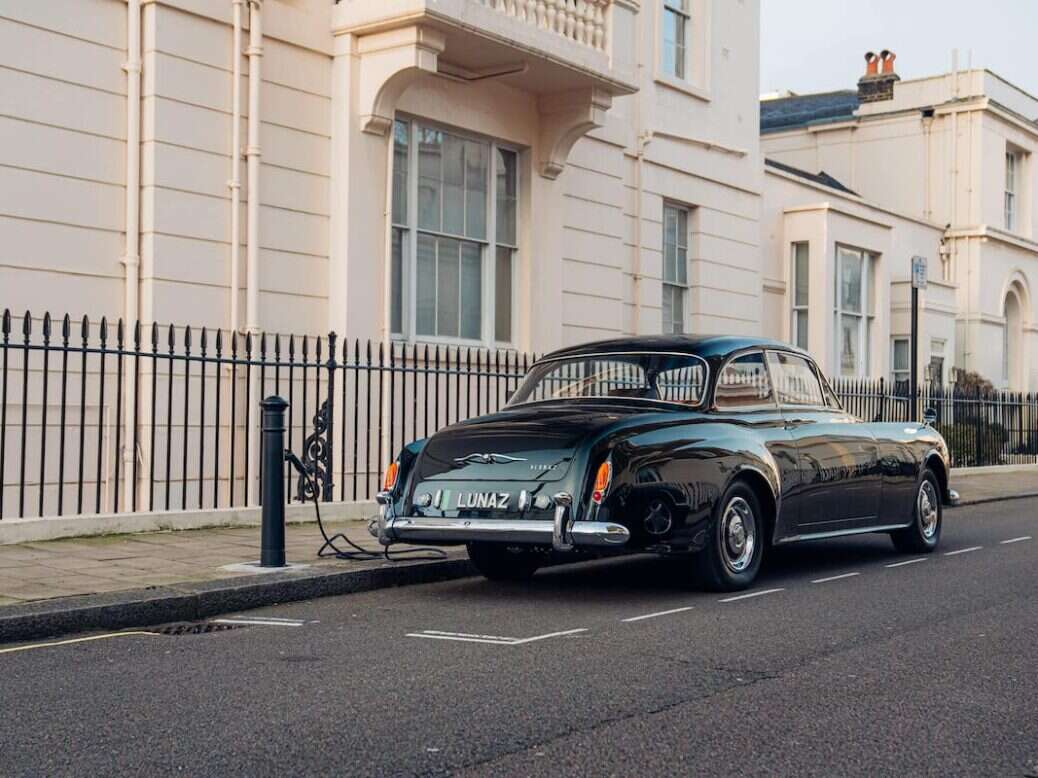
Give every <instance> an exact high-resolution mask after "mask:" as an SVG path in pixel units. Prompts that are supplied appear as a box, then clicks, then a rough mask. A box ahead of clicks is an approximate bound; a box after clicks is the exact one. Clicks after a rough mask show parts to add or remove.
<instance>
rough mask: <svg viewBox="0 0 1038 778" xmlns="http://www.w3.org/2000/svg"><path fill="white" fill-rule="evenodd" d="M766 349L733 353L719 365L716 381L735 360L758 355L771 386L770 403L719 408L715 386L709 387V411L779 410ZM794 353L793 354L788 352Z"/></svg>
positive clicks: (757, 347)
mask: <svg viewBox="0 0 1038 778" xmlns="http://www.w3.org/2000/svg"><path fill="white" fill-rule="evenodd" d="M767 351H768V349H766V348H764V347H763V346H749V347H747V348H744V349H741V350H739V351H735V352H733V353H732V354H731V355H730V356H729V357H728V358H727V359H726V360H725V361H724V364H723V365H721V369H720V370H718V371H717V380H718V381H720V380H721V376H722V375H724V371H725V369H726V368H727V367H728V365H730V364H731V363H732V362H734V361H735V360H736V359H740V358H742V357H745V356H747V355H749V354H753V353H759V354H760V356H761V361H762V362H763V363H764V372H766V373H767V374H768V382H769V383H770V384H771V387H772V391H771V395H772V397H773V398H774V399H773V401H772V402H770V403H761V404H760V405H745V406H743V407H741V408H720V407H718V405H717V386H716V385H714V386H712V387H711V389H712V392H711V397H710V410H711V411H714V412H716V413H755V412H756V413H760V412H761V411H777V410H778V409H779V407H780V406H779V402H778V392H776V391H775V382H774V381H773V380H772V378H771V365H769V364H768V356H767ZM790 353H794V352H790Z"/></svg>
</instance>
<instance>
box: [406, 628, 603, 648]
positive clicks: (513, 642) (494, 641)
mask: <svg viewBox="0 0 1038 778" xmlns="http://www.w3.org/2000/svg"><path fill="white" fill-rule="evenodd" d="M580 632H587V629H586V628H584V627H582V628H580V629H567V630H565V631H563V632H549V633H548V634H546V635H534V636H533V637H532V638H509V637H502V636H500V635H478V634H472V633H471V632H443V631H442V630H438V629H425V630H422V631H421V632H408V633H407V637H409V638H427V639H429V640H455V641H458V642H460V643H489V644H490V645H495V646H522V645H525V644H527V643H535V642H537V641H538V640H548V639H549V638H559V637H564V636H565V635H576V634H578V633H580Z"/></svg>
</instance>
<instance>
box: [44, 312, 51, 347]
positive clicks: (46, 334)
mask: <svg viewBox="0 0 1038 778" xmlns="http://www.w3.org/2000/svg"><path fill="white" fill-rule="evenodd" d="M43 339H44V340H45V341H47V340H50V311H47V312H46V313H44V314H43Z"/></svg>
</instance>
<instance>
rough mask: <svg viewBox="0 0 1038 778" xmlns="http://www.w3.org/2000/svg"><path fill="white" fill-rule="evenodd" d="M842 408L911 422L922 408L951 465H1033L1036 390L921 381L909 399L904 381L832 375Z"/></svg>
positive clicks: (1037, 441) (1037, 454)
mask: <svg viewBox="0 0 1038 778" xmlns="http://www.w3.org/2000/svg"><path fill="white" fill-rule="evenodd" d="M833 389H834V391H835V392H836V394H837V396H839V398H840V401H841V402H842V403H843V405H844V407H845V408H846V409H847V410H848V411H850V412H851V413H853V414H854V415H856V416H859V417H860V418H862V419H865V420H867V421H894V422H901V421H915V420H918V419H921V418H922V415H923V412H924V411H925V410H926V409H929V408H932V409H933V410H934V411H935V412H936V414H937V422H936V424H935V425H934V426H935V427H936V428H937V429H938V430H939V431H940V432H941V434H942V435H943V436H944V439H945V440H946V441H947V443H948V448H949V450H950V453H951V459H952V465H953V466H954V467H978V466H986V465H1008V464H1038V394H1034V393H1023V392H1009V391H1001V390H983V389H980V388H977V387H963V386H957V385H949V386H940V385H936V384H925V385H922V386H920V388H919V397H918V398H917V399H916V401H915V402H913V400H912V397H911V393H910V391H909V388H908V385H907V382H901V383H896V384H895V383H891V382H887V381H884V380H882V379H879V380H876V381H873V380H868V379H863V380H857V379H850V380H847V379H837V380H835V381H834V382H833Z"/></svg>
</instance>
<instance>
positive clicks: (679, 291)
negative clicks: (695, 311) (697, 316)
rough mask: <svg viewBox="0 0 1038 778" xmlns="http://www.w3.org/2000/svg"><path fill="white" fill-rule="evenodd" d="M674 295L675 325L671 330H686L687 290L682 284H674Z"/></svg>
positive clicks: (672, 291) (672, 288)
mask: <svg viewBox="0 0 1038 778" xmlns="http://www.w3.org/2000/svg"><path fill="white" fill-rule="evenodd" d="M671 293H672V294H673V295H674V327H673V329H672V330H671V332H679V333H680V332H684V331H685V290H684V289H683V288H682V287H680V286H672V287H671Z"/></svg>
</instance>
